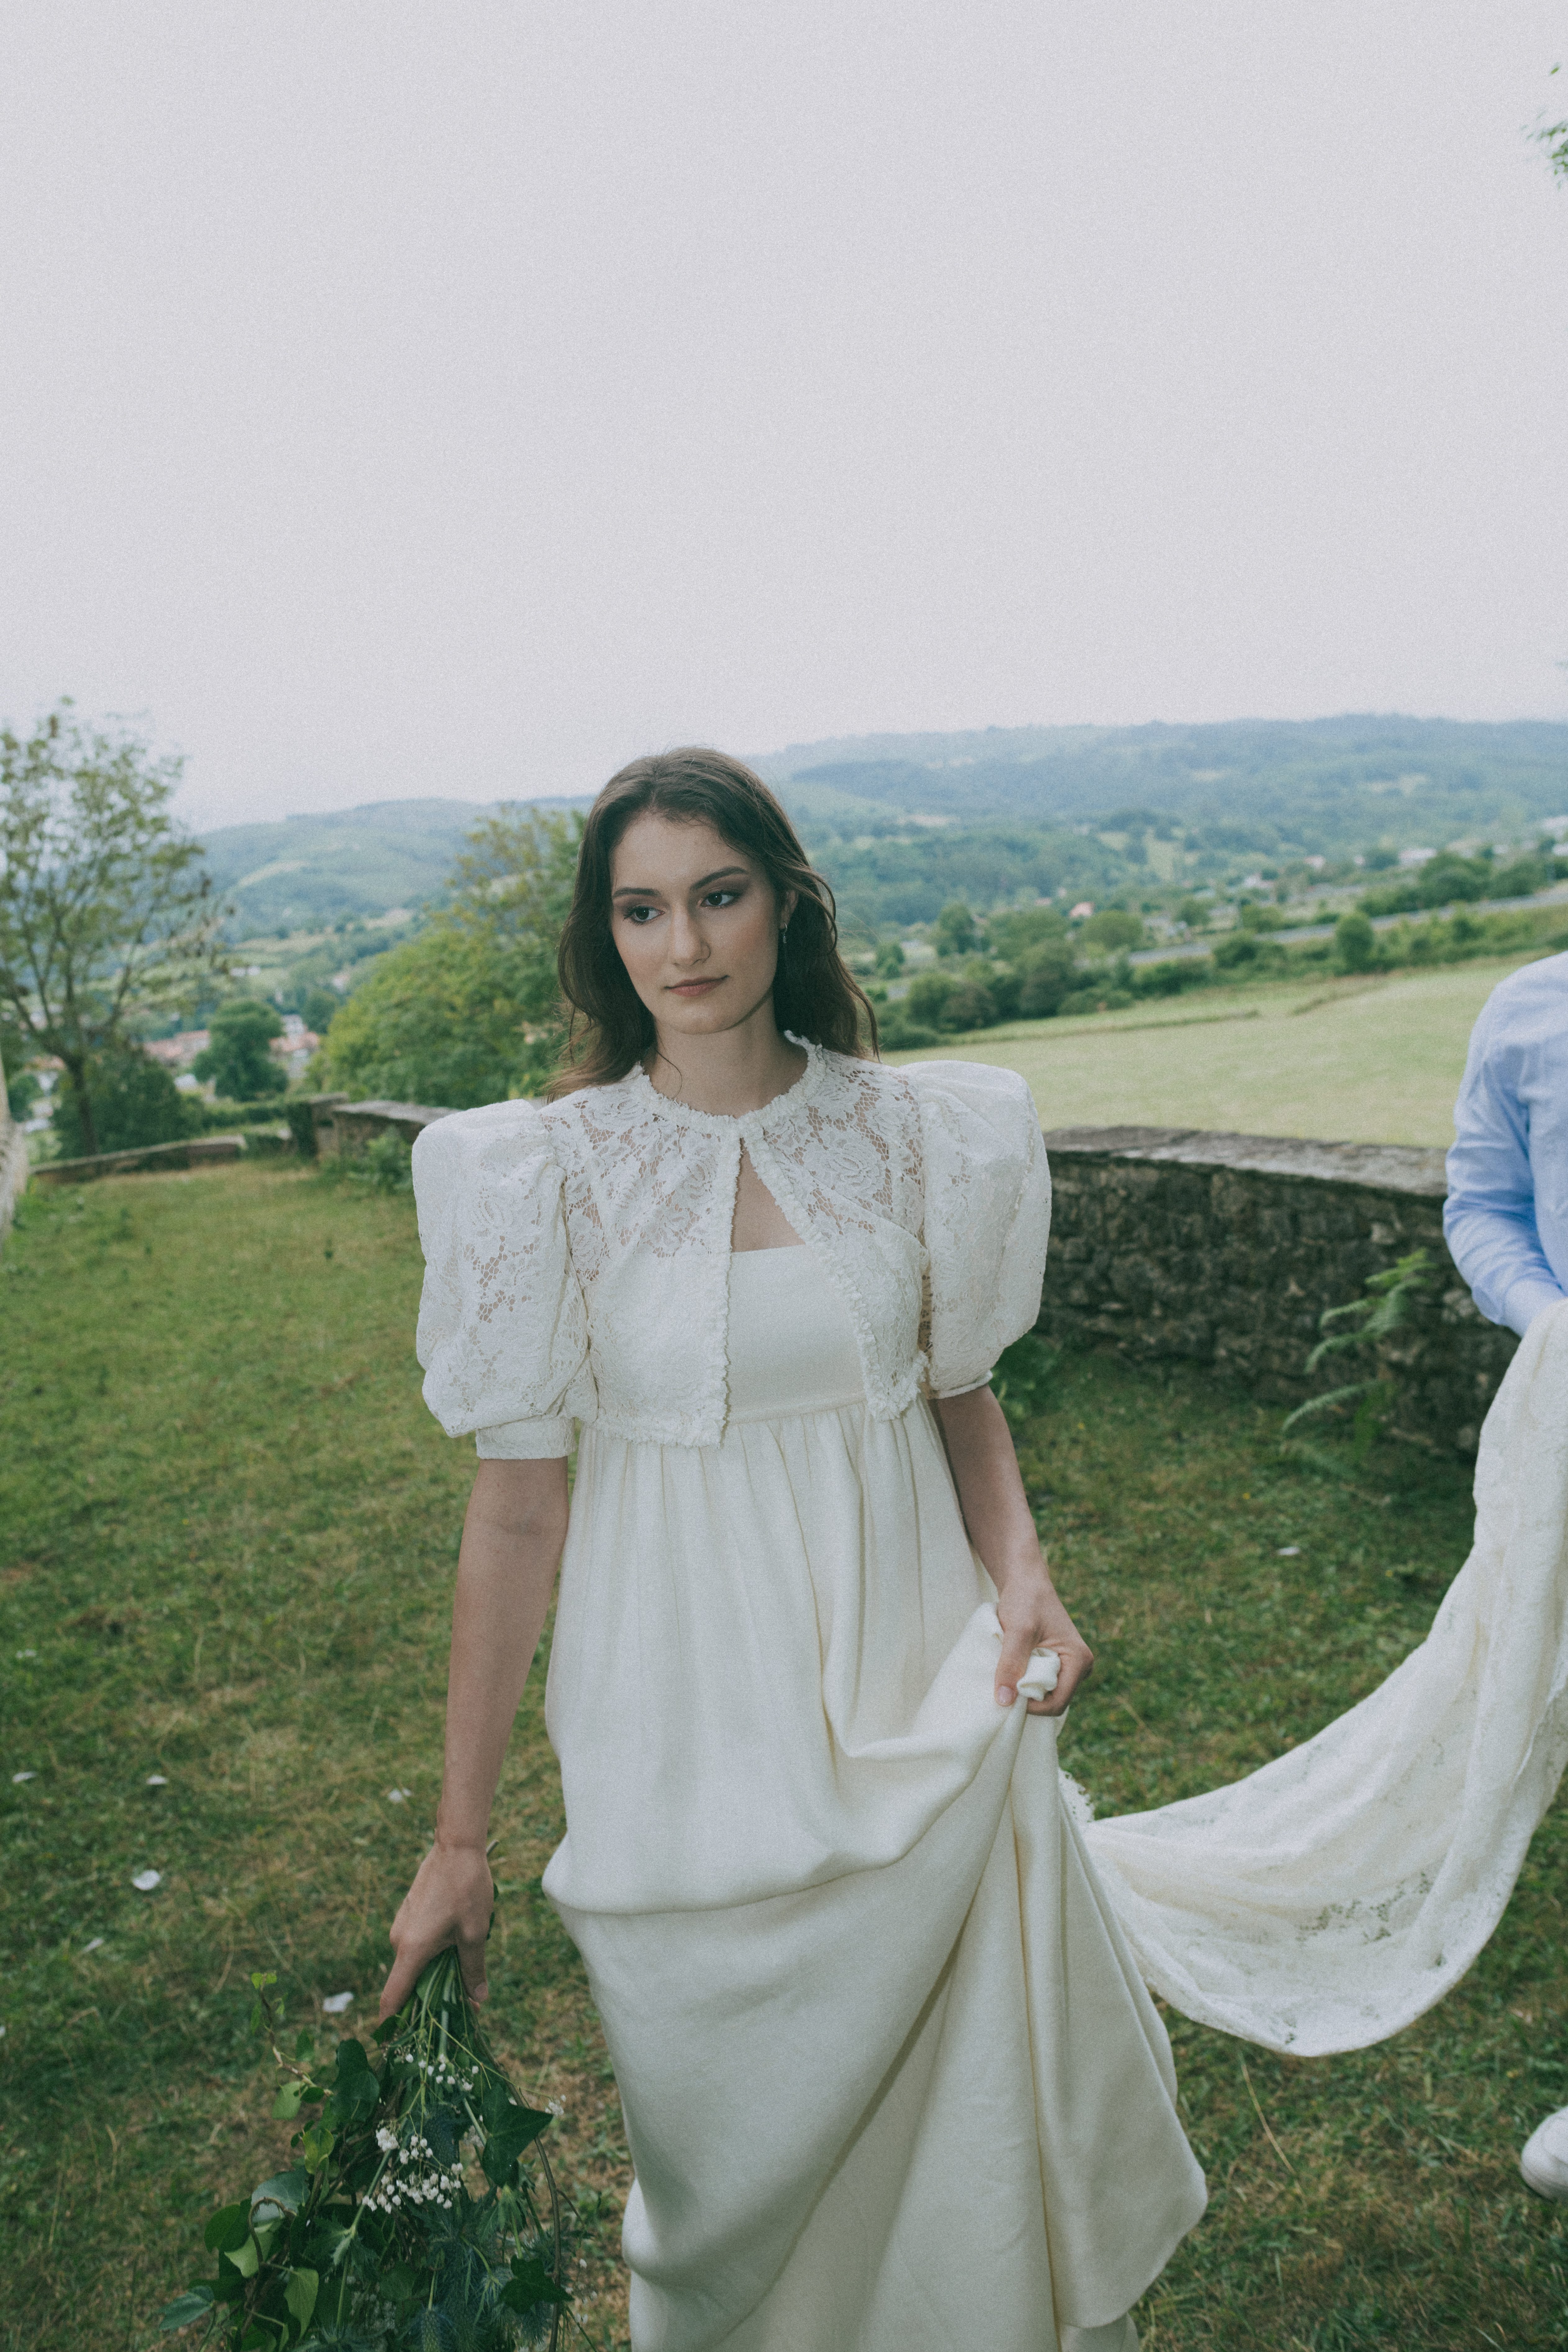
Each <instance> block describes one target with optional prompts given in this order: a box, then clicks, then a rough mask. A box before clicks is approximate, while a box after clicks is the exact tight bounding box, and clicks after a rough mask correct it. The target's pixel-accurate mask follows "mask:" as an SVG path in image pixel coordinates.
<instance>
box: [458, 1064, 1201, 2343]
mask: <svg viewBox="0 0 1568 2352" xmlns="http://www.w3.org/2000/svg"><path fill="white" fill-rule="evenodd" d="M742 1150H745V1152H746V1153H747V1155H748V1157H749V1158H750V1160H751V1162H752V1166H753V1167H754V1168H755V1170H756V1171H757V1174H758V1175H759V1177H760V1178H761V1180H762V1181H763V1184H765V1185H766V1187H767V1189H768V1191H769V1192H771V1193H772V1194H773V1198H774V1200H775V1201H777V1202H778V1203H779V1205H780V1207H781V1209H782V1210H783V1212H784V1216H785V1217H786V1219H787V1220H788V1222H789V1223H790V1225H791V1226H792V1228H793V1229H794V1231H795V1233H796V1234H800V1235H801V1236H802V1241H803V1244H804V1246H801V1247H797V1248H793V1249H785V1250H780V1251H764V1252H762V1253H759V1254H756V1255H743V1256H741V1257H739V1258H732V1257H731V1251H730V1232H731V1218H732V1215H733V1209H734V1202H735V1189H736V1181H737V1176H738V1171H739V1168H740V1160H741V1153H742ZM414 1175H415V1185H416V1194H417V1198H418V1205H419V1219H420V1234H421V1239H422V1241H423V1243H424V1246H425V1253H426V1286H425V1294H424V1297H423V1299H422V1301H421V1307H420V1320H419V1355H420V1360H421V1361H422V1362H423V1363H424V1364H425V1365H426V1372H427V1377H426V1387H425V1393H426V1399H427V1401H428V1402H429V1403H430V1404H431V1406H432V1409H433V1410H434V1411H435V1412H437V1414H438V1415H439V1417H440V1419H441V1421H442V1423H443V1424H444V1426H445V1427H447V1429H448V1430H449V1431H452V1432H453V1433H457V1432H458V1431H461V1430H474V1431H476V1432H477V1433H478V1439H479V1451H480V1453H481V1454H485V1455H489V1456H502V1457H511V1458H530V1457H531V1458H542V1457H545V1456H549V1455H559V1454H565V1453H566V1452H567V1451H568V1450H569V1449H570V1448H571V1446H572V1444H573V1443H574V1434H575V1433H576V1432H577V1431H578V1430H579V1429H580V1431H581V1438H580V1442H579V1446H578V1457H577V1476H576V1484H575V1487H574V1496H573V1504H572V1512H571V1520H570V1528H569V1533H568V1537H567V1542H566V1549H565V1554H564V1558H563V1565H562V1580H561V1594H560V1601H559V1604H558V1609H557V1614H556V1627H555V1636H554V1644H553V1649H552V1659H551V1669H550V1685H549V1722H550V1728H551V1736H552V1739H553V1741H554V1743H555V1747H556V1750H557V1753H558V1754H559V1756H560V1759H561V1769H562V1780H563V1788H564V1791H565V1800H566V1819H567V1835H566V1838H565V1841H564V1843H563V1845H562V1847H561V1848H560V1850H559V1852H558V1853H556V1855H555V1856H554V1858H553V1859H552V1863H551V1864H550V1867H549V1870H548V1872H547V1874H546V1877H545V1885H546V1888H547V1890H548V1892H549V1894H550V1895H551V1896H552V1899H553V1900H554V1902H555V1903H556V1904H557V1906H559V1908H560V1910H561V1913H562V1916H563V1918H564V1920H565V1921H566V1924H567V1926H568V1927H569V1929H570V1931H571V1933H572V1935H573V1936H574V1938H575V1940H576V1942H577V1944H578V1946H579V1948H580V1949H581V1951H582V1952H583V1955H584V1959H585V1960H586V1962H587V1966H588V1970H589V1975H590V1978H591V1980H592V1984H593V1990H594V1994H595V2000H596V2002H597V2004H598V2008H599V2012H600V2015H601V2017H602V2018H603V2020H604V2023H605V2033H606V2036H607V2038H608V2042H609V2046H610V2050H611V2053H612V2056H613V2058H614V2061H615V2066H616V2078H617V2081H618V2083H619V2086H620V2090H621V2095H622V2098H623V2102H624V2105H625V2109H626V2128H627V2136H628V2139H629V2142H630V2146H631V2150H632V2156H633V2159H634V2162H635V2165H636V2168H637V2185H636V2189H635V2190H634V2192H633V2195H632V2198H631V2200H630V2202H629V2206H628V2210H627V2214H626V2256H627V2260H628V2262H629V2263H630V2265H631V2268H632V2273H633V2284H632V2338H633V2343H634V2345H635V2347H636V2352H969V2347H974V2352H1055V2347H1058V2344H1060V2345H1061V2346H1062V2347H1063V2352H1102V2346H1101V2345H1100V2344H1098V2343H1093V2344H1090V2345H1089V2346H1086V2347H1079V2346H1078V2345H1077V2343H1076V2339H1075V2335H1074V2331H1077V2330H1084V2331H1093V2330H1097V2329H1101V2328H1110V2329H1113V2330H1115V2329H1117V2323H1118V2322H1119V2321H1120V2320H1121V2315H1123V2314H1125V2312H1126V2311H1127V2310H1128V2307H1129V2306H1130V2305H1131V2304H1132V2303H1134V2302H1135V2301H1136V2300H1137V2298H1138V2296H1139V2295H1140V2294H1142V2291H1143V2289H1144V2288H1145V2287H1146V2286H1147V2285H1148V2284H1150V2282H1151V2281H1152V2279H1153V2278H1154V2277H1155V2276H1156V2275H1157V2274H1158V2273H1159V2271H1160V2270H1161V2268H1162V2267H1163V2263H1165V2261H1166V2259H1167V2258H1168V2256H1169V2254H1170V2252H1171V2251H1172V2249H1173V2247H1174V2246H1175V2245H1176V2243H1177V2242H1178V2241H1179V2240H1180V2239H1181V2237H1182V2236H1183V2234H1184V2232H1185V2231H1188V2230H1190V2229H1191V2228H1192V2226H1193V2224H1194V2221H1196V2220H1197V2218H1198V2216H1199V2214H1200V2212H1201V2211H1202V2210H1203V2205H1204V2184H1203V2179H1202V2175H1201V2173H1200V2172H1199V2169H1198V2167H1197V2165H1196V2163H1195V2162H1194V2158H1193V2156H1192V2154H1191V2152H1190V2150H1189V2149H1188V2147H1187V2145H1186V2142H1185V2139H1184V2137H1183V2134H1182V2130H1181V2126H1180V2124H1179V2122H1178V2120H1177V2116H1176V2110H1175V2105H1174V2096H1175V2085H1174V2082H1173V2075H1172V2070H1171V2062H1170V2053H1169V2048H1168V2045H1167V2042H1166V2038H1165V2034H1164V2032H1163V2027H1162V2025H1161V2022H1160V2020H1159V2017H1158V2015H1157V2013H1156V2012H1155V2011H1154V2008H1153V2006H1152V2002H1151V2000H1150V1999H1149V1996H1148V1994H1147V1993H1146V1991H1145V1990H1144V1988H1143V1986H1142V1982H1141V1981H1140V1979H1139V1977H1138V1973H1137V1969H1136V1968H1135V1966H1134V1965H1133V1962H1132V1959H1131V1955H1130V1953H1129V1951H1128V1948H1127V1946H1126V1943H1125V1942H1124V1940H1123V1938H1122V1937H1121V1933H1120V1931H1119V1930H1118V1928H1117V1926H1116V1923H1115V1920H1114V1917H1113V1916H1112V1914H1111V1913H1110V1909H1109V1907H1108V1906H1107V1904H1106V1902H1105V1900H1104V1898H1103V1896H1102V1895H1101V1893H1100V1889H1099V1887H1098V1885H1097V1884H1096V1880H1095V1877H1094V1873H1093V1870H1092V1868H1091V1866H1090V1865H1089V1862H1088V1860H1087V1857H1086V1854H1085V1852H1084V1846H1083V1841H1082V1837H1081V1834H1080V1831H1079V1824H1078V1822H1076V1821H1075V1819H1074V1818H1073V1815H1072V1812H1071V1811H1070V1810H1069V1808H1068V1804H1067V1802H1066V1801H1064V1798H1063V1794H1062V1788H1061V1784H1060V1782H1059V1781H1058V1774H1057V1766H1056V1735H1055V1728H1054V1726H1053V1725H1052V1724H1051V1723H1049V1722H1048V1721H1047V1720H1046V1719H1045V1718H1043V1717H1034V1718H1032V1719H1031V1718H1029V1717H1027V1716H1026V1711H1025V1709H1024V1708H1023V1707H1021V1706H1016V1707H1014V1708H1012V1709H1009V1710H1005V1711H1004V1710H1003V1709H1001V1708H998V1706H996V1704H995V1701H994V1696H993V1684H994V1671H995V1663H996V1654H997V1644H998V1642H999V1640H1000V1634H999V1631H998V1628H997V1625H996V1621H995V1614H994V1608H993V1607H992V1605H991V1602H992V1594H991V1591H990V1587H989V1586H988V1583H987V1581H986V1579H985V1576H984V1571H983V1570H982V1569H981V1568H980V1566H979V1564H978V1563H977V1561H976V1560H975V1559H974V1556H973V1552H972V1551H971V1549H970V1547H969V1543H968V1540H967V1538H966V1535H965V1532H964V1528H963V1520H962V1517H961V1515H960V1512H959V1508H958V1504H957V1499H956V1496H955V1495H954V1492H953V1487H952V1477H951V1475H950V1473H949V1470H948V1467H947V1462H946V1457H945V1454H944V1453H943V1451H942V1444H941V1439H940V1436H939V1433H938V1431H937V1427H936V1423H935V1419H934V1416H933V1413H932V1410H931V1404H930V1402H928V1401H927V1400H928V1398H929V1397H930V1396H931V1395H933V1394H934V1395H936V1396H938V1397H942V1396H951V1395H955V1394H958V1393H961V1392H962V1391H964V1390H966V1389H969V1388H973V1387H975V1386H977V1385H978V1384H980V1383H981V1382H982V1381H984V1380H985V1378H986V1377H987V1375H988V1374H989V1372H990V1370H991V1367H992V1366H993V1365H994V1362H995V1360H996V1359H997V1357H998V1355H999V1354H1000V1353H1001V1351H1002V1349H1004V1348H1005V1347H1006V1346H1007V1345H1008V1344H1009V1342H1010V1341H1011V1340H1013V1339H1016V1337H1017V1336H1018V1334H1019V1333H1020V1332H1022V1331H1026V1330H1027V1329H1028V1328H1030V1326H1031V1325H1032V1324H1033V1323H1034V1321H1035V1319H1036V1317H1037V1313H1038V1309H1039V1299H1040V1283H1041V1276H1042V1273H1043V1269H1044V1261H1045V1250H1046V1236H1047V1225H1048V1218H1049V1198H1050V1188H1049V1178H1048V1172H1047V1167H1046V1160H1045V1152H1044V1149H1043V1146H1042V1143H1041V1139H1040V1130H1039V1122H1038V1118H1037V1115H1036V1113H1035V1110H1034V1107H1033V1104H1032V1103H1031V1101H1030V1098H1029V1095H1028V1091H1027V1088H1026V1087H1025V1086H1024V1084H1023V1082H1022V1080H1021V1079H1019V1078H1017V1077H1016V1076H1015V1075H1013V1074H1012V1073H1010V1072H1006V1071H997V1070H990V1069H984V1068H976V1067H973V1066H965V1065H963V1064H942V1065H939V1066H933V1067H930V1068H926V1069H920V1068H916V1069H913V1070H889V1069H887V1068H885V1067H882V1066H879V1065H876V1064H869V1063H863V1062H856V1061H850V1060H847V1059H846V1058H844V1057H842V1056H839V1055H833V1054H826V1053H824V1052H822V1051H820V1050H819V1049H817V1048H816V1047H812V1048H811V1049H810V1050H809V1052H808V1054H807V1056H806V1067H805V1072H804V1074H803V1076H802V1077H801V1079H800V1081H799V1083H798V1084H797V1085H796V1086H795V1087H792V1088H790V1089H789V1090H788V1091H787V1092H786V1093H785V1094H784V1095H782V1096H780V1097H778V1098H777V1099H776V1100H775V1101H774V1102H773V1103H770V1104H768V1105H766V1106H765V1107H764V1108H763V1109H762V1110H760V1111H756V1112H752V1113H748V1114H747V1115H746V1116H744V1117H743V1118H719V1117H716V1116H712V1115H709V1114H706V1113H700V1112H697V1111H694V1110H691V1109H689V1108H687V1107H685V1106H683V1105H680V1104H678V1103H672V1102H670V1101H668V1099H666V1098H665V1097H661V1096H658V1095H657V1094H656V1093H655V1092H654V1090H653V1089H652V1088H651V1087H649V1085H648V1083H647V1078H646V1077H645V1076H643V1075H642V1073H641V1072H640V1071H639V1072H635V1073H633V1074H632V1076H629V1077H627V1078H626V1079H624V1080H622V1081H621V1082H619V1083H618V1084H616V1085H615V1086H607V1087H595V1088H590V1089H584V1091H583V1092H582V1093H580V1094H577V1095H574V1096H571V1097H567V1098H566V1099H565V1100H563V1101H562V1102H560V1103H554V1104H549V1105H542V1104H539V1103H529V1102H519V1103H500V1104H496V1105H493V1106H491V1107H490V1108H487V1109H483V1110H478V1111H468V1112H462V1113H458V1114H457V1115H455V1116H454V1117H451V1118H445V1119H442V1120H440V1121H439V1122H438V1123H437V1124H436V1125H435V1126H433V1127H430V1128H426V1129H425V1131H424V1133H423V1134H422V1135H421V1137H420V1139H419V1141H418V1143H417V1144H416V1147H415V1155H414ZM1130 2341H1131V2331H1130V2330H1118V2332H1117V2335H1116V2336H1113V2337H1111V2338H1107V2339H1105V2340H1104V2342H1103V2352H1121V2345H1122V2344H1124V2343H1126V2342H1130Z"/></svg>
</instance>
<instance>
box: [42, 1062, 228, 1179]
mask: <svg viewBox="0 0 1568 2352" xmlns="http://www.w3.org/2000/svg"><path fill="white" fill-rule="evenodd" d="M88 1085H89V1100H90V1102H91V1107H92V1141H91V1143H90V1144H89V1141H88V1139H87V1133H86V1129H85V1126H84V1123H83V1120H82V1116H81V1104H80V1099H79V1097H78V1096H76V1095H74V1094H70V1093H68V1092H67V1091H66V1090H65V1089H63V1088H62V1089H61V1092H60V1095H59V1097H58V1100H57V1101H56V1104H55V1108H54V1116H53V1118H52V1119H51V1121H50V1124H51V1126H52V1127H53V1129H54V1130H55V1134H56V1136H57V1137H58V1139H59V1147H60V1157H61V1159H62V1160H79V1159H80V1158H82V1157H83V1156H84V1155H85V1154H86V1153H88V1152H89V1151H136V1150H143V1149H144V1148H145V1147H146V1146H147V1145H148V1144H150V1143H177V1142H179V1140H180V1139H181V1138H182V1137H183V1136H186V1135H190V1134H191V1133H193V1132H194V1131H195V1129H196V1128H197V1127H198V1126H199V1123H200V1113H199V1111H197V1109H196V1107H195V1104H194V1103H187V1102H186V1101H185V1099H184V1096H183V1095H182V1094H181V1093H180V1090H179V1088H178V1087H176V1086H175V1084H174V1079H173V1078H172V1077H171V1076H169V1073H168V1071H167V1070H166V1069H164V1067H163V1064H162V1063H161V1062H155V1061H153V1057H152V1055H150V1054H143V1053H142V1052H141V1051H140V1050H139V1049H138V1048H137V1047H136V1046H134V1045H113V1046H110V1048H109V1050H108V1051H107V1052H106V1053H103V1054H100V1055H98V1056H97V1057H96V1058H95V1060H94V1062H93V1064H92V1068H91V1070H90V1072H89V1079H88Z"/></svg>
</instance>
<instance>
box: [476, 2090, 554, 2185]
mask: <svg viewBox="0 0 1568 2352" xmlns="http://www.w3.org/2000/svg"><path fill="white" fill-rule="evenodd" d="M498 2106H499V2103H498ZM491 2113H493V2114H495V2117H496V2119H495V2121H494V2122H493V2123H491V2122H490V2121H489V2116H487V2117H486V2125H487V2133H486V2138H485V2145H484V2148H483V2150H482V2152H481V2154H480V2157H479V2162H480V2164H481V2165H482V2166H483V2167H484V2171H485V2178H486V2179H487V2180H492V2181H493V2182H494V2183H495V2185H496V2187H497V2188H498V2189H504V2188H505V2186H506V2184H507V2182H508V2181H509V2180H510V2179H511V2176H512V2171H513V2168H514V2167H515V2165H516V2163H517V2159H518V2158H519V2157H520V2156H521V2154H522V2152H523V2149H524V2148H525V2147H532V2145H533V2143H534V2141H535V2140H536V2139H537V2138H538V2137H539V2136H540V2134H541V2133H542V2132H545V2131H548V2130H549V2128H550V2126H551V2125H552V2123H553V2122H554V2120H555V2118H554V2116H552V2115H551V2113H550V2112H549V2110H548V2108H543V2107H523V2106H510V2105H508V2106H506V2107H505V2108H501V2109H500V2111H499V2112H497V2111H496V2110H495V2109H492V2110H491Z"/></svg>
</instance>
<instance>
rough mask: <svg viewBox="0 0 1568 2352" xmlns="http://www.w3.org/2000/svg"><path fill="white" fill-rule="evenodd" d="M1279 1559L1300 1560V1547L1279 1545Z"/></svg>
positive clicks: (1298, 1545) (1296, 1545)
mask: <svg viewBox="0 0 1568 2352" xmlns="http://www.w3.org/2000/svg"><path fill="white" fill-rule="evenodd" d="M1279 1557H1280V1559H1300V1557H1301V1547H1300V1544H1281V1545H1280V1547H1279Z"/></svg>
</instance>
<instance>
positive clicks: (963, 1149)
mask: <svg viewBox="0 0 1568 2352" xmlns="http://www.w3.org/2000/svg"><path fill="white" fill-rule="evenodd" d="M904 1076H906V1077H907V1078H908V1079H909V1080H910V1084H911V1085H912V1086H913V1087H914V1090H915V1097H916V1100H917V1102H918V1104H919V1106H920V1118H921V1160H922V1165H923V1171H924V1182H925V1245H926V1264H927V1283H928V1301H927V1311H928V1329H927V1339H926V1353H927V1360H928V1363H929V1367H930V1381H931V1393H932V1394H933V1395H934V1396H938V1397H949V1396H960V1395H962V1394H963V1391H965V1390H967V1389H975V1388H979V1387H981V1386H982V1385H983V1384H984V1381H986V1380H987V1379H989V1377H990V1373H991V1369H992V1366H993V1365H994V1363H995V1361H996V1359H997V1357H998V1356H999V1355H1000V1354H1001V1353H1002V1350H1003V1349H1004V1348H1007V1347H1010V1346H1011V1345H1012V1343H1013V1341H1014V1340H1015V1339H1020V1338H1021V1337H1022V1336H1023V1334H1024V1333H1025V1332H1026V1331H1028V1330H1032V1329H1033V1328H1034V1325H1035V1323H1036V1321H1037V1318H1038V1316H1039V1312H1040V1291H1041V1287H1042V1286H1043V1284H1044V1282H1045V1274H1046V1243H1047V1237H1048V1235H1049V1233H1050V1225H1051V1179H1050V1171H1049V1169H1048V1168H1047V1164H1046V1147H1045V1143H1044V1141H1043V1139H1042V1138H1041V1135H1040V1121H1039V1116H1038V1113H1037V1111H1036V1108H1035V1105H1034V1099H1033V1097H1032V1096H1031V1095H1030V1093H1029V1089H1028V1087H1026V1085H1025V1083H1024V1081H1023V1079H1022V1078H1021V1077H1019V1076H1018V1075H1017V1073H1016V1071H1015V1070H997V1069H992V1068H990V1067H989V1066H986V1065H985V1064H984V1063H980V1062H923V1063H915V1064H912V1065H910V1064H906V1066H905V1069H904Z"/></svg>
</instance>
